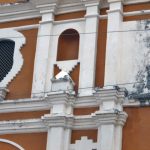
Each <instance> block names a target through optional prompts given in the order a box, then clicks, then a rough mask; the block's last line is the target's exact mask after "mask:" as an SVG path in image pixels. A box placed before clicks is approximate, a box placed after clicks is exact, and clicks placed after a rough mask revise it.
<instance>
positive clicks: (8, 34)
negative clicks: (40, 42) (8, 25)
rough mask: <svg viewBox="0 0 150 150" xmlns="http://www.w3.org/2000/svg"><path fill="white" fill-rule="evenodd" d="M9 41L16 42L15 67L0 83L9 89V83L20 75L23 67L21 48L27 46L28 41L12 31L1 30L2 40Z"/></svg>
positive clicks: (0, 37)
mask: <svg viewBox="0 0 150 150" xmlns="http://www.w3.org/2000/svg"><path fill="white" fill-rule="evenodd" d="M3 39H8V40H12V41H14V42H15V48H14V56H13V61H14V62H13V66H12V69H11V70H10V72H9V73H8V74H7V75H6V77H5V78H4V79H3V80H2V81H1V82H0V86H1V87H7V85H8V84H9V82H10V81H11V80H12V79H13V78H14V77H15V76H16V75H17V74H18V72H19V71H20V70H21V68H22V65H23V57H22V54H21V53H20V49H21V47H22V46H23V45H24V44H25V42H26V39H25V37H24V35H23V34H21V33H19V32H17V31H15V30H11V29H1V30H0V40H3Z"/></svg>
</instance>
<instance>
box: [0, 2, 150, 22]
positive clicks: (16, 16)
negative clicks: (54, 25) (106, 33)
mask: <svg viewBox="0 0 150 150" xmlns="http://www.w3.org/2000/svg"><path fill="white" fill-rule="evenodd" d="M88 1H89V2H90V0H88ZM88 1H87V2H88ZM96 1H99V0H96ZM55 2H56V0H49V1H48V0H44V1H43V0H42V1H39V0H30V2H28V3H23V4H18V5H12V6H5V7H1V9H0V22H7V21H14V20H23V19H29V18H37V17H41V15H42V14H40V8H41V9H44V10H45V9H46V7H47V6H48V7H47V8H48V9H49V6H50V5H51V8H52V4H54V3H55ZM93 2H94V1H93ZM144 2H149V0H125V1H124V4H125V5H128V4H136V3H144ZM47 4H48V5H47ZM44 5H45V6H46V7H44ZM37 6H38V8H37ZM42 7H43V8H42ZM100 7H101V8H104V7H108V3H107V2H106V1H101V2H100ZM85 9H86V7H85V4H83V2H82V1H81V0H70V1H69V3H66V0H63V1H61V0H59V3H58V4H57V9H56V10H55V13H56V14H62V13H68V12H76V11H81V10H85Z"/></svg>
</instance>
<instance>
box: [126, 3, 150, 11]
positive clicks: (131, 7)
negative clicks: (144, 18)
mask: <svg viewBox="0 0 150 150" xmlns="http://www.w3.org/2000/svg"><path fill="white" fill-rule="evenodd" d="M149 9H150V3H149V2H148V3H139V4H132V5H124V6H123V11H124V12H131V11H139V10H149Z"/></svg>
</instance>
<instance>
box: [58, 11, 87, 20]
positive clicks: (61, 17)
mask: <svg viewBox="0 0 150 150" xmlns="http://www.w3.org/2000/svg"><path fill="white" fill-rule="evenodd" d="M85 13H86V12H85V11H79V12H72V13H66V14H60V15H55V21H61V20H68V19H77V18H84V16H85Z"/></svg>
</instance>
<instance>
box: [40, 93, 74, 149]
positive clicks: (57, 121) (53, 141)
mask: <svg viewBox="0 0 150 150" xmlns="http://www.w3.org/2000/svg"><path fill="white" fill-rule="evenodd" d="M47 101H50V102H51V104H52V109H51V114H48V115H44V116H43V117H42V119H43V121H44V123H45V124H46V126H47V127H48V136H47V149H46V150H69V149H68V148H69V146H70V140H71V128H72V125H73V106H72V105H73V101H74V97H73V96H71V95H69V94H65V93H62V94H61V93H59V95H58V93H57V94H50V95H49V96H48V97H47Z"/></svg>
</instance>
